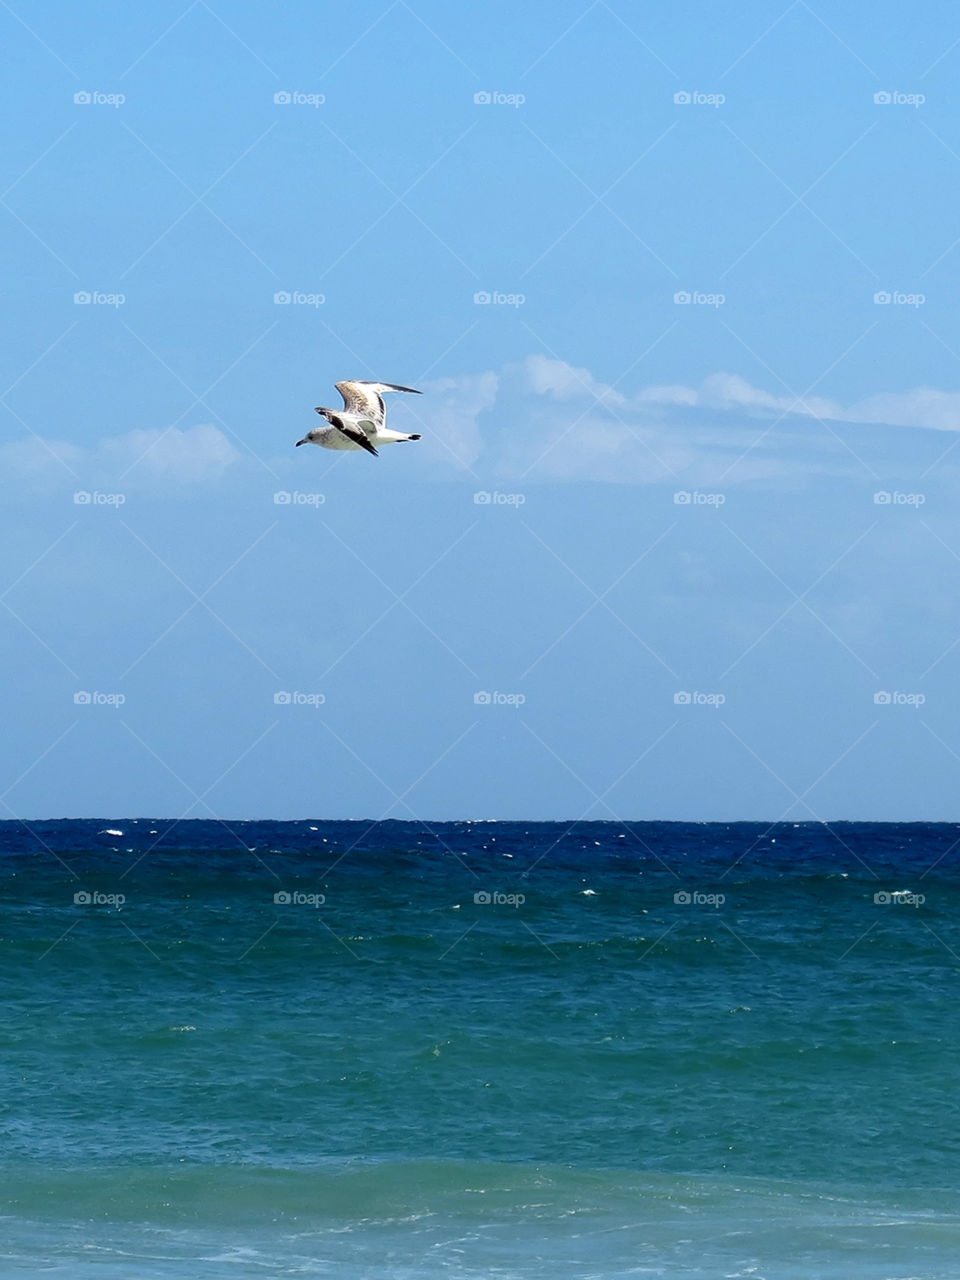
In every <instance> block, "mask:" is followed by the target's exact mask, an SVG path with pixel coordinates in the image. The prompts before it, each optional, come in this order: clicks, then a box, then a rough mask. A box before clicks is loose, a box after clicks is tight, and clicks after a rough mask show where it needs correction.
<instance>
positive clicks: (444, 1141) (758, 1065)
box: [0, 820, 960, 1280]
mask: <svg viewBox="0 0 960 1280" xmlns="http://www.w3.org/2000/svg"><path fill="white" fill-rule="evenodd" d="M107 829H109V830H110V831H121V832H122V833H123V834H122V836H117V835H111V834H107ZM958 836H960V831H958V829H957V828H954V827H950V826H945V825H944V826H904V827H893V826H880V825H870V824H865V825H861V826H856V825H849V824H841V825H839V826H837V827H835V828H833V829H832V830H831V829H830V828H826V827H824V826H821V825H819V824H802V825H799V826H781V827H776V828H769V829H765V828H762V827H757V826H749V825H724V826H721V825H713V824H708V825H692V824H691V825H689V826H688V825H686V824H675V823H672V824H642V825H639V826H634V827H632V828H625V827H623V826H621V825H619V824H613V823H591V824H583V825H581V826H580V827H578V828H576V829H574V830H568V829H567V828H565V827H563V826H559V825H552V824H526V825H524V824H514V823H496V824H493V823H476V824H469V823H450V824H442V825H439V826H436V827H433V828H432V829H429V830H428V829H425V828H424V827H422V826H421V825H419V824H403V823H385V824H380V825H375V826H370V825H369V824H361V823H313V824H309V823H242V824H230V826H229V828H227V827H224V826H223V825H221V824H218V823H213V822H210V823H206V822H187V823H182V824H179V825H178V826H177V827H175V828H172V829H168V826H167V825H165V824H163V823H161V822H156V821H154V822H147V821H140V822H137V823H133V822H129V821H122V820H119V821H114V820H110V821H103V822H99V823H89V822H59V823H46V824H31V829H30V830H27V829H25V828H23V827H22V826H21V825H20V824H18V823H3V824H0V858H2V866H3V870H4V883H3V897H2V919H0V944H2V955H3V965H2V982H3V1008H4V1016H3V1020H2V1024H0V1175H2V1176H0V1213H2V1223H3V1230H2V1232H0V1239H2V1243H0V1266H2V1271H0V1274H2V1275H3V1276H11V1277H20V1276H28V1275H30V1276H33V1275H38V1274H41V1273H42V1274H53V1275H63V1276H74V1275H83V1276H88V1277H91V1280H99V1278H100V1277H127V1276H136V1277H188V1276H189V1277H199V1278H204V1280H205V1278H206V1277H221V1276H234V1277H239V1278H245V1277H247V1276H273V1275H276V1276H284V1275H288V1276H314V1275H315V1276H320V1275H337V1276H344V1277H358V1278H359V1277H364V1278H367V1277H370V1278H372V1277H387V1276H391V1277H394V1276H396V1277H420V1276H428V1275H430V1276H437V1275H440V1276H445V1277H446V1276H449V1277H478V1276H481V1275H482V1276H492V1275H493V1276H501V1277H513V1276H518V1277H519V1276H525V1277H526V1276H529V1277H541V1276H542V1277H571V1278H572V1277H586V1276H592V1277H613V1276H627V1275H650V1276H670V1277H711V1278H712V1277H720V1276H738V1277H739V1276H743V1277H752V1278H753V1280H773V1278H774V1277H791V1278H792V1277H817V1276H823V1277H834V1276H836V1277H839V1276H863V1277H867V1276H869V1277H877V1278H878V1280H908V1278H909V1280H934V1278H937V1280H945V1278H947V1277H950V1278H951V1280H956V1277H957V1276H958V1275H960V1264H958V1262H957V1259H958V1258H960V1210H958V1201H957V1186H958V1155H960V1101H958V1091H957V1087H956V1086H957V1068H956V1065H955V1060H956V1046H957V1044H958V1031H960V1011H958V1010H960V1001H958V974H960V928H958V926H957V921H958V912H957V908H958V906H960V877H958V873H957V854H956V852H955V850H954V847H953V846H954V843H955V842H956V841H957V840H958ZM896 891H902V892H903V894H904V895H905V896H903V897H901V898H899V899H898V898H896V897H893V898H892V900H884V899H885V898H887V899H890V898H891V895H894V894H895V893H896ZM277 894H280V895H281V898H280V900H279V901H277V900H275V895H277ZM75 895H80V900H79V901H75ZM84 895H86V896H87V897H89V898H92V899H93V900H92V901H85V900H84ZM96 895H100V898H99V900H97V898H96ZM120 895H122V898H123V901H119V900H118V897H119V896H120ZM283 895H287V896H288V897H289V899H290V900H289V901H285V900H283ZM477 895H479V898H480V900H475V898H476V897H477ZM498 895H499V900H497V896H498ZM677 895H680V898H679V900H678V898H677ZM683 895H688V896H690V897H691V899H692V900H691V901H684V900H683ZM697 895H699V897H697ZM877 895H879V899H880V900H879V901H878V900H877ZM484 896H488V897H490V898H491V899H492V900H491V901H484V900H483V899H484ZM321 898H322V901H321ZM520 898H522V899H523V900H522V901H520V900H519V899H520Z"/></svg>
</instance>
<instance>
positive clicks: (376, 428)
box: [297, 382, 422, 457]
mask: <svg viewBox="0 0 960 1280" xmlns="http://www.w3.org/2000/svg"><path fill="white" fill-rule="evenodd" d="M336 386H337V390H338V391H339V392H340V394H341V395H342V396H343V408H342V409H324V408H323V407H322V406H321V407H318V408H317V410H316V412H317V413H319V414H321V415H322V416H323V417H324V418H326V420H327V421H328V422H329V423H330V426H329V427H315V428H314V429H313V431H308V432H307V434H306V435H305V436H304V437H303V439H302V440H298V441H297V445H298V446H299V445H301V444H318V445H321V446H322V447H323V448H324V449H366V451H367V453H372V454H373V456H374V457H376V456H377V445H379V444H393V443H394V442H395V441H397V440H419V439H420V437H419V436H418V435H407V434H405V433H404V432H402V431H390V430H388V428H387V406H386V405H385V404H384V403H383V398H382V396H381V392H383V391H410V392H412V393H413V394H414V395H415V396H418V395H421V394H422V393H421V392H419V391H417V389H416V388H415V387H398V386H395V385H394V384H393V383H392V382H338V383H337V384H336Z"/></svg>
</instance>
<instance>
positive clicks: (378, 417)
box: [336, 382, 420, 427]
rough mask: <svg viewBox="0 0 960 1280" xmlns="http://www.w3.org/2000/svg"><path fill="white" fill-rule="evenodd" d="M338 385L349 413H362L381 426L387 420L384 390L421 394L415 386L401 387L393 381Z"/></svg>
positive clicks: (340, 383) (343, 383)
mask: <svg viewBox="0 0 960 1280" xmlns="http://www.w3.org/2000/svg"><path fill="white" fill-rule="evenodd" d="M336 387H337V390H338V391H339V392H340V394H341V395H342V396H343V407H344V409H345V410H346V411H347V413H357V414H362V415H363V416H364V417H365V418H371V419H372V420H373V421H374V423H376V425H377V426H379V427H382V426H383V424H384V423H385V422H386V420H387V406H386V405H385V404H384V403H383V400H382V398H381V395H380V393H381V392H382V391H410V392H412V393H413V394H414V395H417V396H418V395H420V392H419V391H417V390H416V388H415V387H399V386H397V385H396V384H395V383H393V382H338V383H337V384H336Z"/></svg>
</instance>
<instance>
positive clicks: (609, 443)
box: [423, 355, 960, 485]
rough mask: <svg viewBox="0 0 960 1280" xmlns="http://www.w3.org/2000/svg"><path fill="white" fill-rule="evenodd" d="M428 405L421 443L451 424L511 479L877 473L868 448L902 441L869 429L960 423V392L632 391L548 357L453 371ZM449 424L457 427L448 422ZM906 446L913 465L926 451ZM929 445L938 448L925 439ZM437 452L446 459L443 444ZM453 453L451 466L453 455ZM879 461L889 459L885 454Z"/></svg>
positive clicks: (470, 459) (736, 383)
mask: <svg viewBox="0 0 960 1280" xmlns="http://www.w3.org/2000/svg"><path fill="white" fill-rule="evenodd" d="M437 390H439V391H440V392H441V393H442V396H443V400H442V401H441V404H440V408H439V413H438V412H437V409H436V407H435V401H434V400H433V398H431V402H430V405H429V408H428V405H427V403H426V402H425V403H424V406H423V418H424V424H425V434H424V440H425V441H427V440H428V439H429V433H432V432H433V431H434V430H437V431H438V432H440V431H446V430H448V429H449V431H450V436H449V443H450V446H451V450H453V451H454V452H455V453H456V455H457V457H459V458H460V459H461V463H462V464H466V465H469V466H471V467H472V468H473V469H474V470H478V469H482V470H483V471H484V472H486V473H487V474H489V475H490V476H491V477H496V478H498V479H502V480H506V479H511V480H513V481H519V480H529V481H530V482H531V483H533V482H536V481H537V480H566V479H569V480H575V479H584V480H599V481H605V482H611V483H628V484H649V483H656V482H660V481H664V480H670V479H673V480H676V481H682V482H683V483H684V484H687V485H697V484H706V483H710V482H715V481H716V480H717V479H718V478H720V477H723V478H724V480H725V482H728V483H731V484H733V483H738V482H742V481H745V480H761V479H774V478H777V477H780V478H786V479H789V480H790V481H791V482H794V481H795V482H798V483H799V482H802V480H803V477H805V476H809V475H813V474H833V475H838V474H856V475H857V476H860V477H863V476H867V475H869V474H870V473H869V471H868V470H867V469H866V468H865V467H864V466H863V465H862V464H861V463H860V462H859V461H858V459H859V458H860V457H861V456H862V455H863V453H864V452H866V451H870V450H874V451H881V452H882V451H886V452H887V453H889V451H890V449H891V448H892V447H893V446H891V444H890V439H889V435H887V436H882V435H880V434H878V433H876V432H875V431H871V427H878V426H883V425H887V426H892V427H904V428H913V427H926V428H936V429H938V430H960V394H955V393H952V392H940V391H934V390H930V389H923V388H920V389H918V390H915V391H910V392H906V393H903V394H901V395H890V394H884V395H877V396H872V397H869V398H867V399H865V400H861V401H859V402H857V403H855V404H853V405H851V406H848V407H847V406H843V405H840V404H839V403H837V402H835V401H833V400H828V399H826V398H824V397H821V396H813V395H811V396H807V397H806V398H805V399H803V400H798V399H797V397H796V396H794V395H792V394H790V393H789V392H786V393H784V392H782V391H781V390H780V389H779V388H778V389H775V390H774V391H768V390H766V389H764V388H762V387H756V386H753V385H752V384H751V383H750V382H748V381H747V380H746V379H745V378H743V377H741V376H740V375H738V374H734V373H716V374H713V375H711V376H710V377H708V378H706V379H704V381H703V383H702V384H700V385H699V386H685V385H683V384H670V385H660V386H657V385H654V386H649V387H645V388H641V389H640V390H639V391H636V392H634V393H633V394H631V395H630V396H629V397H628V396H626V395H624V394H622V393H621V392H619V391H617V390H616V389H614V388H613V387H612V386H610V385H609V384H606V383H603V382H601V381H599V380H598V379H596V378H595V377H594V376H593V375H592V374H591V373H590V371H589V370H588V369H585V368H582V367H577V366H574V365H569V364H566V363H565V362H564V361H562V360H556V359H548V358H547V357H545V356H539V355H538V356H530V357H528V358H527V359H526V360H523V361H521V362H518V363H517V364H511V365H507V366H505V367H504V369H503V370H502V371H501V372H500V373H499V375H498V374H496V373H489V374H481V375H476V374H474V375H469V376H468V377H464V378H449V379H445V380H443V382H442V383H437V384H435V387H431V388H430V391H431V393H432V396H433V395H435V394H436V391H437ZM448 424H449V426H448ZM913 441H914V444H913V445H909V444H907V443H906V442H905V443H904V445H903V449H902V456H904V457H905V458H907V459H908V460H909V458H910V454H911V450H912V449H915V448H916V447H917V441H916V437H913ZM924 447H929V446H924ZM431 452H432V454H433V457H434V458H435V459H437V460H438V461H443V453H442V451H441V450H439V449H438V448H433V449H432V450H431ZM450 460H451V458H450V456H449V455H448V457H447V459H446V461H448V462H449V461H450ZM877 460H878V462H883V459H882V458H879V457H878V459H877Z"/></svg>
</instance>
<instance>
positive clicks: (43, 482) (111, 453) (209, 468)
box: [0, 424, 242, 492]
mask: <svg viewBox="0 0 960 1280" xmlns="http://www.w3.org/2000/svg"><path fill="white" fill-rule="evenodd" d="M241 457H242V454H241V453H240V452H239V451H238V450H237V449H236V448H234V446H233V444H232V443H231V442H230V440H229V438H228V437H227V436H226V435H225V434H224V432H222V431H221V430H220V429H219V427H215V426H212V425H210V424H201V425H198V426H195V427H186V428H183V429H181V428H180V427H170V428H167V429H166V430H164V429H163V428H161V427H154V428H141V429H136V430H133V431H126V432H123V433H122V434H120V435H115V436H104V437H102V438H101V439H100V440H98V441H97V442H96V443H95V444H93V445H92V446H89V447H84V446H82V445H77V444H74V443H73V442H70V441H66V440H45V439H41V438H40V437H39V436H26V437H23V438H21V439H20V440H14V441H11V442H9V443H7V444H4V445H2V446H0V467H2V469H3V473H4V474H5V475H7V476H9V477H12V478H14V479H16V480H17V481H18V482H19V483H20V484H21V485H22V487H23V488H24V490H26V491H28V492H50V491H54V490H56V489H59V488H62V487H63V486H64V485H67V486H70V485H72V484H76V483H77V482H80V484H81V485H82V486H83V487H94V488H101V489H102V488H105V487H110V488H113V489H115V490H118V491H119V490H122V489H125V488H133V489H142V488H151V487H152V488H156V487H157V486H158V485H161V486H162V485H165V484H177V485H182V484H188V485H192V484H206V483H209V482H211V481H212V480H215V479H217V478H218V477H219V476H220V475H222V474H223V473H224V472H225V471H226V470H227V469H228V468H229V467H232V466H233V465H234V464H235V463H236V462H238V461H239V460H240V458H241Z"/></svg>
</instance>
